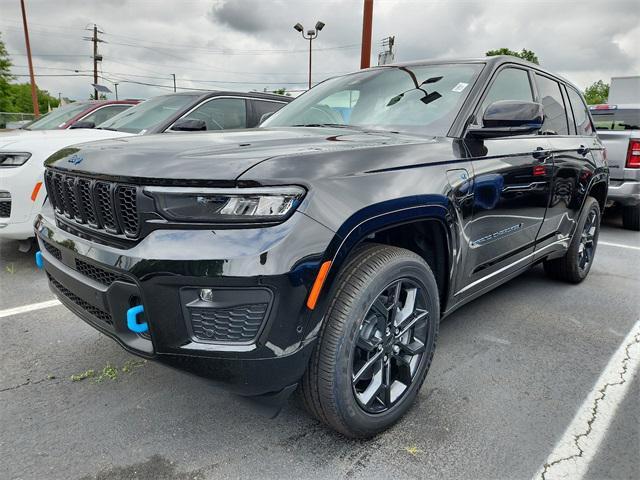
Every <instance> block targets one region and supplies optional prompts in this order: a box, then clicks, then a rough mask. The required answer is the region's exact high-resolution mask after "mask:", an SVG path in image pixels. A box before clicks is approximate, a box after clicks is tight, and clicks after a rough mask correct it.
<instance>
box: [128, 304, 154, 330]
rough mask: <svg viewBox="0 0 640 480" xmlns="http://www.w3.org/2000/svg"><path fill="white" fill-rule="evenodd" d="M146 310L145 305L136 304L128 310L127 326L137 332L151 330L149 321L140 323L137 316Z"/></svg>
mask: <svg viewBox="0 0 640 480" xmlns="http://www.w3.org/2000/svg"><path fill="white" fill-rule="evenodd" d="M142 312H144V306H142V305H136V306H135V307H131V308H130V309H129V310H127V328H129V330H131V331H132V332H135V333H144V332H146V331H147V330H149V325H147V322H144V323H138V321H137V317H138V315H140V314H141V313H142Z"/></svg>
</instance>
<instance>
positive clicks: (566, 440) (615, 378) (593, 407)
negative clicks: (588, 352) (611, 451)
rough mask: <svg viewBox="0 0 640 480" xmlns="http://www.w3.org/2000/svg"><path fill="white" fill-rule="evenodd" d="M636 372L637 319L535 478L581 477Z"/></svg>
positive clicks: (639, 357)
mask: <svg viewBox="0 0 640 480" xmlns="http://www.w3.org/2000/svg"><path fill="white" fill-rule="evenodd" d="M638 371H640V321H638V322H636V323H635V325H634V326H633V328H632V329H631V331H630V332H629V333H628V334H627V336H626V337H625V339H624V340H623V341H622V343H621V344H620V346H619V347H618V349H617V350H616V352H615V353H614V354H613V356H612V357H611V359H610V360H609V363H607V366H606V367H605V369H604V371H603V372H602V374H601V375H600V378H598V381H597V382H596V383H595V385H594V386H593V389H592V390H591V392H589V395H588V396H587V398H586V399H585V400H584V402H583V403H582V405H581V406H580V408H579V409H578V411H577V412H576V415H575V416H574V417H573V420H572V421H571V424H570V425H569V427H567V429H566V430H565V432H564V435H563V436H562V438H561V439H560V441H559V442H558V443H557V444H556V446H555V448H554V449H553V452H551V455H549V457H548V458H547V460H546V462H545V463H544V464H543V465H542V466H541V467H540V470H538V472H537V473H536V475H535V477H534V478H535V479H536V480H540V479H542V480H555V479H575V480H580V479H581V478H583V477H584V476H585V474H586V473H587V472H588V471H589V465H590V463H591V462H592V460H593V459H594V458H595V456H596V454H597V453H598V448H599V447H600V444H601V443H602V440H603V439H604V438H605V436H606V434H607V431H608V429H609V426H610V425H611V422H612V421H613V419H614V418H615V415H616V410H617V409H618V406H619V405H620V403H621V402H622V401H623V400H624V398H625V395H626V394H627V391H628V390H629V387H630V385H631V383H632V380H633V378H634V376H635V375H636V374H637V373H638Z"/></svg>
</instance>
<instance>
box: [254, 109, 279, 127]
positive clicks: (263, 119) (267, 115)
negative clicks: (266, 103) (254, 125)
mask: <svg viewBox="0 0 640 480" xmlns="http://www.w3.org/2000/svg"><path fill="white" fill-rule="evenodd" d="M274 113H276V112H267V113H264V114H262V115H261V116H260V121H259V122H258V126H260V125H261V124H262V122H264V121H265V120H266V119H267V118H269V117H270V116H271V115H273V114H274Z"/></svg>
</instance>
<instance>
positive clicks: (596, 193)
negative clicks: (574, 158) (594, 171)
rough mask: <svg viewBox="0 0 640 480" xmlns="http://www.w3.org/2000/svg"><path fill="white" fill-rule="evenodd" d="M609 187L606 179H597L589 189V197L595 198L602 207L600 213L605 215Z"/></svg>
mask: <svg viewBox="0 0 640 480" xmlns="http://www.w3.org/2000/svg"><path fill="white" fill-rule="evenodd" d="M608 190H609V186H608V184H607V181H606V179H602V178H597V179H594V181H593V183H592V184H591V187H590V188H589V192H588V194H587V195H588V196H590V197H593V198H595V199H596V200H597V201H598V205H599V206H600V211H601V212H603V213H604V208H605V206H606V204H607V193H608Z"/></svg>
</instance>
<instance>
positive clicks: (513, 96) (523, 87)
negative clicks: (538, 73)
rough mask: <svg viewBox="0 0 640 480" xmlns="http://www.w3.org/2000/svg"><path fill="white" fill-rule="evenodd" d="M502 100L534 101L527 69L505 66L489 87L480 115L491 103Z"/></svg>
mask: <svg viewBox="0 0 640 480" xmlns="http://www.w3.org/2000/svg"><path fill="white" fill-rule="evenodd" d="M500 100H519V101H523V102H532V101H533V93H532V91H531V84H530V83H529V74H528V73H527V71H526V70H522V69H520V68H505V69H504V70H501V71H500V72H499V73H498V76H497V77H496V79H495V80H494V82H493V83H492V84H491V87H490V88H489V92H488V93H487V96H486V97H485V99H484V101H483V102H482V107H481V109H480V117H481V118H482V115H483V114H484V111H485V109H486V108H487V107H488V106H489V105H491V104H492V103H493V102H497V101H500Z"/></svg>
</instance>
